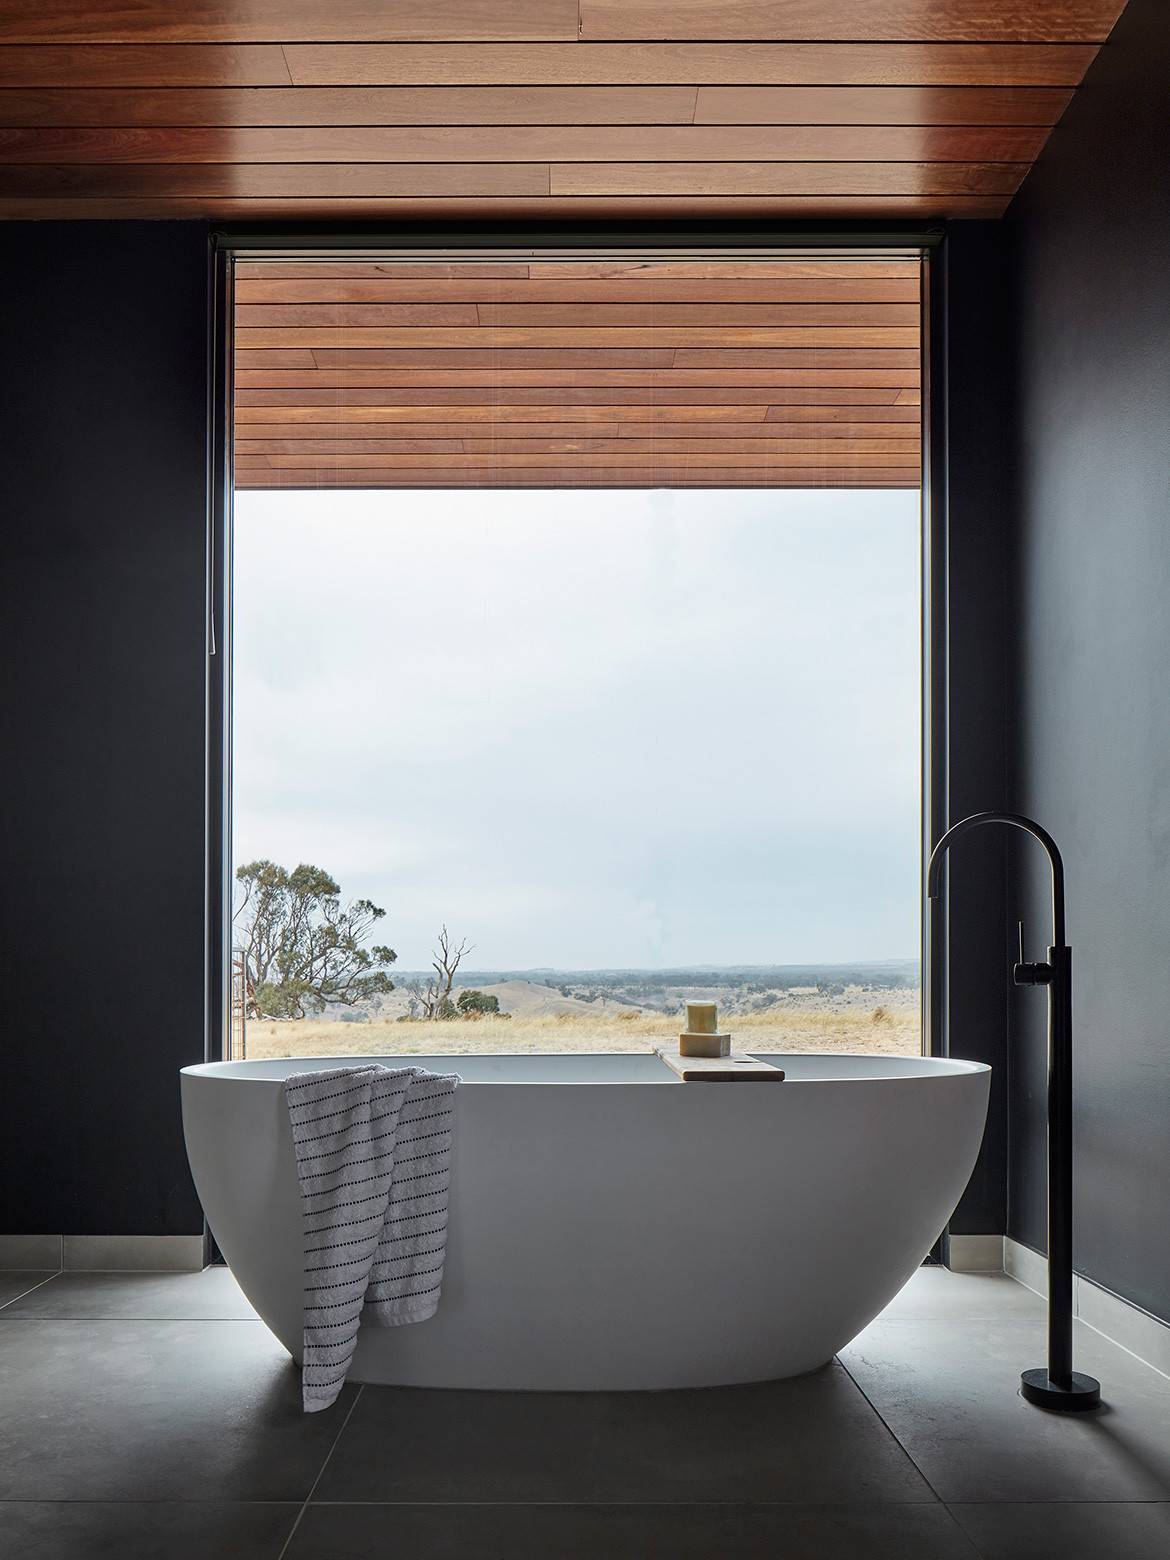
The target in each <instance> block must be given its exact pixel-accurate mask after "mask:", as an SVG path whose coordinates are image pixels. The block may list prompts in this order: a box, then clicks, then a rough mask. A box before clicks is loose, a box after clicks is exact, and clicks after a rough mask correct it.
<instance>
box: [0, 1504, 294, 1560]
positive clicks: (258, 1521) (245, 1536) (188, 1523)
mask: <svg viewBox="0 0 1170 1560" xmlns="http://www.w3.org/2000/svg"><path fill="white" fill-rule="evenodd" d="M300 1509H301V1508H300V1506H299V1505H298V1504H296V1503H292V1504H289V1505H283V1504H265V1505H261V1504H255V1503H250V1502H243V1501H205V1502H182V1503H174V1502H166V1501H149V1502H137V1501H124V1502H114V1503H109V1504H95V1503H93V1502H90V1501H44V1502H38V1501H5V1502H0V1554H4V1555H11V1556H12V1557H13V1560H279V1556H280V1552H281V1550H282V1549H283V1548H284V1544H285V1541H286V1539H287V1538H288V1535H289V1533H290V1532H291V1531H292V1527H293V1524H294V1522H295V1521H296V1519H297V1515H298V1513H299V1512H300Z"/></svg>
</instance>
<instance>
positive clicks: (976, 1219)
mask: <svg viewBox="0 0 1170 1560" xmlns="http://www.w3.org/2000/svg"><path fill="white" fill-rule="evenodd" d="M941 261H942V265H943V280H944V286H943V288H942V290H941V296H939V295H937V294H936V299H935V302H934V307H933V310H932V312H933V313H935V314H937V313H938V311H939V310H940V308H941V310H942V312H943V315H944V318H943V319H942V320H941V321H939V320H937V319H935V320H933V321H932V335H933V334H934V331H935V329H936V328H937V327H938V326H939V325H940V324H941V326H942V329H943V340H944V352H943V360H942V361H941V362H939V361H938V359H937V357H936V360H935V364H934V369H935V374H936V377H937V375H938V374H939V373H941V375H942V378H943V394H942V396H941V397H939V396H936V397H935V407H934V417H933V435H934V437H935V438H936V439H937V438H940V437H941V438H942V439H943V440H944V441H945V445H944V459H943V460H942V462H941V463H940V462H938V461H932V473H931V475H932V487H933V490H934V501H935V503H938V502H939V500H940V498H941V499H942V501H943V509H944V519H943V524H944V536H945V561H944V566H943V567H942V568H941V569H940V570H937V571H935V589H936V590H940V589H941V590H942V591H943V593H944V598H945V599H944V603H943V610H942V614H941V622H940V619H939V617H938V615H937V614H936V633H937V632H940V631H941V634H942V636H943V640H944V646H943V650H944V656H943V665H944V684H945V705H946V713H945V723H946V743H945V759H944V760H943V767H944V777H943V785H942V795H941V798H940V801H941V804H942V805H943V806H944V807H945V818H942V819H936V820H935V827H934V834H935V837H937V836H938V835H939V834H941V833H942V830H943V828H944V827H948V826H949V825H950V824H953V823H957V822H958V821H959V820H960V819H961V818H965V817H967V816H968V815H969V814H970V813H974V812H985V811H988V810H991V809H1002V808H1003V807H1004V806H1005V805H1006V799H1007V770H1006V764H1007V756H1006V724H1005V719H1004V706H1005V696H1006V688H1007V677H1008V653H1007V645H1008V633H1007V629H1008V597H1007V590H1006V561H1007V557H1008V548H1009V536H1010V515H1011V477H1012V472H1011V450H1012V439H1011V403H1010V395H1009V394H1008V388H1009V368H1010V355H1009V351H1008V344H1009V328H1008V327H1009V321H1010V318H1011V296H1010V281H1011V277H1010V269H1009V254H1008V250H1007V247H1006V245H1005V242H1004V229H1003V224H1002V223H1000V222H952V223H949V224H948V227H947V236H946V240H945V243H944V246H943V252H942V255H941ZM943 539H944V538H943V537H940V540H943ZM936 762H937V757H936ZM937 805H939V804H938V803H936V806H937ZM1005 894H1006V841H1005V838H1004V836H1003V834H1002V833H1000V832H999V831H992V830H990V829H987V830H982V831H977V832H976V833H975V834H973V835H970V836H968V837H966V838H965V839H963V840H962V841H961V842H960V844H959V845H958V846H957V847H956V848H955V850H954V852H953V854H952V857H951V859H950V860H949V862H948V866H947V877H946V892H945V896H944V899H945V906H946V911H945V943H946V959H945V964H946V979H945V982H944V985H943V991H944V994H945V1003H944V1008H943V1013H942V1019H943V1026H944V1030H945V1047H941V1048H940V1047H939V1046H937V1045H936V1046H935V1049H936V1050H939V1049H945V1051H946V1054H948V1055H950V1056H957V1057H964V1058H966V1059H968V1060H970V1061H979V1062H988V1063H990V1065H991V1069H992V1090H991V1103H990V1107H989V1111H988V1121H987V1131H986V1133H985V1135H984V1140H983V1148H982V1150H981V1152H980V1155H979V1160H978V1162H977V1164H976V1167H975V1172H974V1174H973V1175H972V1178H971V1181H970V1183H969V1185H968V1187H967V1190H966V1192H965V1193H964V1196H963V1199H962V1201H961V1202H960V1204H959V1207H958V1208H957V1209H956V1210H955V1214H954V1216H953V1217H952V1219H951V1223H950V1233H951V1234H960V1235H984V1234H995V1233H998V1232H1000V1231H1002V1230H1003V1229H1005V1228H1006V1218H1007V1179H1006V1173H1005V1162H1006V1152H1007V1105H1008V1089H1007V1076H1008V1074H1007V1051H1006V1040H1007V1000H1008V972H1009V962H1008V935H1007V923H1006V901H1005ZM935 971H936V978H937V975H938V974H939V973H941V972H940V970H939V964H938V962H937V961H936V963H935Z"/></svg>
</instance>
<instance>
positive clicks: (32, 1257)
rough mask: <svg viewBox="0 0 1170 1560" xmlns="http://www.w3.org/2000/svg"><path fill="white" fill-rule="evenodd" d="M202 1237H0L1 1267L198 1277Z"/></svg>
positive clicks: (201, 1258)
mask: <svg viewBox="0 0 1170 1560" xmlns="http://www.w3.org/2000/svg"><path fill="white" fill-rule="evenodd" d="M202 1267H203V1236H202V1235H0V1269H11V1268H24V1269H38V1270H40V1271H42V1272H45V1271H56V1272H74V1273H135V1272H137V1273H198V1272H199V1271H200V1270H201V1268H202Z"/></svg>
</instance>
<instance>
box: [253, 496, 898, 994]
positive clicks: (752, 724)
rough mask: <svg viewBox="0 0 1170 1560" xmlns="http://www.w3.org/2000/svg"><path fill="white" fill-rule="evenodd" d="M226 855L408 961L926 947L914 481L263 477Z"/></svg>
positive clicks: (874, 956) (883, 953) (409, 964)
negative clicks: (321, 480) (448, 949)
mask: <svg viewBox="0 0 1170 1560" xmlns="http://www.w3.org/2000/svg"><path fill="white" fill-rule="evenodd" d="M233 603H234V605H233V613H234V624H233V757H232V765H233V768H232V779H233V852H234V857H235V861H236V862H237V863H240V862H246V861H250V860H254V859H256V858H260V857H266V858H268V859H270V860H273V861H276V862H278V863H280V864H282V865H284V866H287V867H289V868H291V867H293V866H295V865H296V864H297V863H298V862H302V861H304V862H311V863H313V864H314V865H316V866H319V867H323V868H324V869H325V870H326V871H328V872H329V873H331V875H332V876H333V877H334V878H335V879H336V880H337V881H338V882H339V883H340V885H341V890H342V897H343V898H344V899H348V898H351V897H366V898H370V899H372V900H374V902H375V903H376V904H378V905H379V906H381V907H383V908H384V909H385V911H386V916H385V919H384V920H383V921H382V922H380V923H379V927H378V936H377V938H376V939H375V940H376V941H379V942H387V943H389V944H390V945H391V946H392V947H393V948H395V949H396V950H397V952H398V965H399V968H402V969H415V970H417V969H422V968H425V967H426V966H427V965H428V964H429V962H430V949H431V948H432V946H433V944H434V938H435V934H436V932H437V931H438V930H439V927H440V925H441V924H443V923H445V924H446V925H447V927H448V928H449V929H450V931H451V932H452V933H454V934H455V936H456V937H457V938H466V939H467V940H468V941H469V942H470V943H472V944H474V952H473V953H472V954H471V955H470V957H469V960H468V966H469V968H473V969H481V970H483V969H488V970H490V969H496V970H499V969H532V968H541V967H544V968H555V969H582V970H584V969H604V968H664V967H669V968H676V967H679V966H689V965H727V964H795V963H806V962H807V963H838V962H852V961H865V960H885V959H911V958H915V957H917V953H918V935H919V933H918V926H919V921H918V916H919V895H920V888H919V873H920V862H919V807H920V768H919V752H920V736H919V730H920V721H919V697H920V694H919V688H920V665H919V655H920V614H919V507H918V494H917V493H916V492H905V491H887V492H824V491H817V492H799V491H788V490H777V489H771V490H766V491H743V490H735V491H712V490H707V491H627V492H623V491H601V492H592V493H591V492H572V491H550V492H538V491H522V492H502V491H497V492H443V491H421V492H402V491H399V492H327V493H314V492H293V493H275V492H241V493H238V494H237V495H236V500H235V514H234V553H233Z"/></svg>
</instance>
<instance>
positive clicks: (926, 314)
mask: <svg viewBox="0 0 1170 1560" xmlns="http://www.w3.org/2000/svg"><path fill="white" fill-rule="evenodd" d="M945 237H946V224H945V223H944V222H918V223H916V222H907V223H904V224H894V223H874V222H868V223H867V222H854V223H849V222H841V223H834V222H821V223H812V222H776V223H752V224H748V223H744V224H715V223H707V224H704V223H695V224H686V225H680V226H674V225H667V224H646V225H641V226H639V225H637V224H630V223H612V224H607V223H598V224H591V225H589V226H583V225H577V224H572V223H543V224H530V223H511V224H509V223H504V224H499V225H493V224H490V223H486V222H481V223H472V224H467V223H463V224H432V225H405V224H403V225H392V224H384V223H383V224H369V225H365V226H360V227H347V228H342V227H339V226H337V225H333V224H328V223H306V224H300V225H297V226H296V227H289V226H286V225H283V224H277V223H257V224H253V225H251V226H248V227H243V226H240V227H234V226H223V227H214V228H212V229H211V231H210V233H209V244H210V267H209V290H208V359H209V373H208V422H207V426H208V435H207V470H208V482H207V492H208V509H207V640H208V658H207V668H208V670H207V703H206V709H207V729H206V748H205V751H206V755H207V759H206V782H205V796H206V840H207V849H206V907H207V914H206V936H205V958H204V962H205V970H206V1003H205V1023H204V1056H205V1059H206V1060H207V1061H220V1060H222V1059H223V1057H224V1054H225V1045H226V1044H227V1042H228V1039H229V1036H230V1033H231V1012H230V1007H231V940H232V879H231V863H232V838H231V779H232V750H231V647H232V632H231V630H232V589H231V567H232V499H233V472H232V444H233V440H232V424H233V387H234V362H233V356H234V354H233V318H234V272H235V263H236V260H237V259H238V258H239V259H245V258H246V259H248V260H274V261H275V260H288V261H292V260H297V261H300V262H305V261H312V260H320V261H322V262H328V261H329V260H337V258H338V257H339V256H341V257H342V258H344V259H346V260H353V261H354V262H359V261H362V260H370V259H379V258H380V259H386V258H389V257H390V256H391V255H393V256H394V257H396V258H398V259H400V260H401V259H402V258H409V259H413V260H417V261H420V262H422V261H424V260H432V261H433V260H442V261H450V262H452V263H458V262H459V261H464V262H467V263H473V262H476V261H478V262H480V263H482V262H483V261H485V260H500V261H506V260H509V259H511V260H515V259H517V258H519V257H523V258H525V259H530V260H542V259H543V260H554V259H555V260H569V259H580V260H597V259H621V258H635V257H636V258H641V259H656V260H667V259H674V260H688V259H689V260H702V259H708V260H712V259H723V260H729V259H735V260H744V261H749V262H750V261H751V260H752V259H758V260H770V259H775V258H777V257H788V258H809V259H812V258H816V259H830V258H840V257H841V256H842V255H846V256H849V257H850V258H854V259H863V258H872V259H879V258H882V257H888V256H890V255H891V254H892V253H897V252H901V253H902V254H905V255H908V256H912V257H913V258H915V259H918V260H919V261H920V262H921V276H922V283H921V341H920V356H921V365H922V368H921V375H922V428H921V433H922V455H921V460H922V486H921V490H920V491H921V548H922V554H921V596H922V636H921V637H922V685H921V711H922V715H921V755H922V782H921V786H922V790H921V795H922V806H921V817H922V829H921V852H922V863H921V864H922V869H923V871H925V864H926V862H927V860H928V859H929V856H930V852H931V850H932V848H933V845H934V842H935V840H937V839H938V838H939V837H940V836H941V835H942V834H943V833H944V832H945V830H946V828H947V816H946V813H947V807H946V796H947V783H946V782H947V677H946V643H947V589H946V582H947V546H946V538H947V516H946V491H947V489H946V439H945V429H946V401H945V395H946V332H945V308H944V300H945V260H944V255H945ZM946 924H947V915H946V895H945V893H944V895H943V896H942V897H941V898H940V899H938V900H924V904H923V910H922V949H921V961H922V962H921V993H922V998H921V1000H922V1020H923V1026H922V1033H923V1042H922V1048H923V1053H924V1054H931V1055H936V1056H945V1055H946V1054H947V1046H946V1033H945V999H944V989H943V987H944V975H945V952H946Z"/></svg>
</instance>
